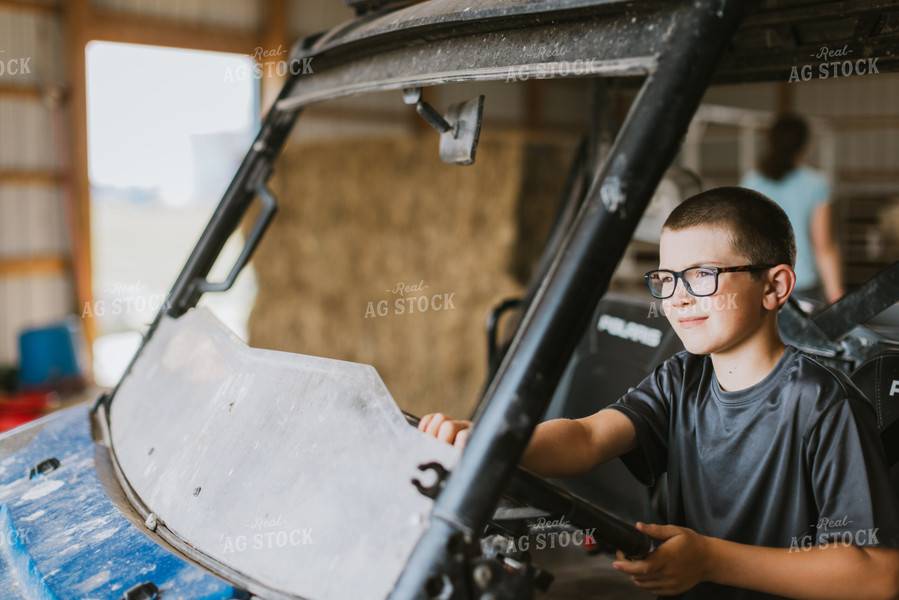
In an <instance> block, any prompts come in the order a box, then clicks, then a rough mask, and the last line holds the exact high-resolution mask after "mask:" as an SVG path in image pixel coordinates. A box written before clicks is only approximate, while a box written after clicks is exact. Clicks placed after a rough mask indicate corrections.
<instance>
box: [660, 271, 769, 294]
mask: <svg viewBox="0 0 899 600" xmlns="http://www.w3.org/2000/svg"><path fill="white" fill-rule="evenodd" d="M776 266H777V265H767V264H766V265H741V266H739V267H704V266H702V265H697V266H695V267H687V268H686V269H684V270H682V271H672V270H671V269H653V270H652V271H647V272H646V273H644V274H643V278H644V279H646V285H647V286H649V293H650V294H652V297H653V298H657V299H659V300H666V299H668V298H670V297H671V296H673V295H674V292H675V291H676V290H677V280H678V279H680V280H681V281H683V282H684V287H685V288H686V290H687V292H688V293H689V294H690V295H691V296H695V297H697V298H706V297H708V296H713V295H715V293H716V292H717V291H718V276H719V275H721V274H722V273H753V272H755V271H763V270H765V269H770V268H772V267H776ZM693 269H707V270H714V271H715V289H714V290H712V291H711V292H709V293H708V294H697V293H695V292H694V291H693V288H691V287H690V284H689V283H687V279H686V277H684V274H685V273H686V272H687V271H692V270H693ZM654 273H671V275H673V276H674V287H673V288H671V293H670V294H668V295H667V296H656V295H655V293H654V292H653V291H652V284H651V283H650V281H649V277H650V276H651V275H653V274H654Z"/></svg>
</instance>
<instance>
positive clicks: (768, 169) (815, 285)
mask: <svg viewBox="0 0 899 600" xmlns="http://www.w3.org/2000/svg"><path fill="white" fill-rule="evenodd" d="M808 138H809V128H808V125H807V124H806V122H805V120H804V119H802V118H801V117H799V116H797V115H793V114H785V115H781V116H780V117H778V118H777V120H776V121H775V122H774V124H773V125H772V126H771V128H770V129H769V130H768V148H767V152H766V153H765V155H764V157H763V158H762V160H761V161H760V163H759V167H758V170H757V171H751V172H749V173H747V174H746V175H745V176H744V177H743V180H742V181H741V182H740V185H741V186H742V187H747V188H750V189H753V190H756V191H758V192H761V193H763V194H765V195H766V196H768V197H769V198H771V199H773V200H774V201H775V202H777V203H778V204H779V205H780V206H781V207H782V208H783V209H784V211H785V212H786V213H787V216H788V217H789V218H790V222H791V223H792V224H793V229H794V231H795V232H796V246H797V256H796V292H795V294H796V296H798V297H800V298H806V299H813V300H827V301H828V302H834V301H836V300H838V299H839V298H840V297H841V296H842V295H843V284H842V273H841V268H840V259H839V255H838V253H837V244H836V241H835V240H834V237H833V234H832V227H831V219H832V211H831V205H830V202H829V196H830V186H829V185H828V183H827V180H826V179H825V178H824V177H823V176H822V175H821V174H819V173H818V172H816V171H815V170H813V169H811V168H809V167H807V166H804V165H802V164H801V163H802V160H803V158H804V157H805V154H806V151H807V150H808Z"/></svg>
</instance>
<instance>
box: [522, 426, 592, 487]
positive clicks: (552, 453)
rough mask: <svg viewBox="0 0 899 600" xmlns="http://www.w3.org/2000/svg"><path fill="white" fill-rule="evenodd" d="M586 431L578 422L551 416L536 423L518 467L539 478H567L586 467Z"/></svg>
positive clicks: (587, 467) (587, 440)
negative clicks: (551, 418)
mask: <svg viewBox="0 0 899 600" xmlns="http://www.w3.org/2000/svg"><path fill="white" fill-rule="evenodd" d="M588 444H589V438H588V435H587V431H586V429H585V428H584V426H583V425H581V424H580V423H579V422H578V421H574V420H571V419H553V420H550V421H545V422H543V423H540V424H539V425H537V428H536V429H535V430H534V435H532V436H531V441H530V442H529V443H528V446H527V448H525V451H524V454H523V455H522V457H521V463H520V464H521V466H522V467H524V468H525V469H527V470H528V471H530V472H532V473H534V474H535V475H539V476H540V477H571V476H574V475H578V474H580V473H583V472H584V471H585V470H587V469H589V468H590V467H589V466H587V465H586V461H585V460H584V457H585V456H586V454H587V453H588V452H589V448H588Z"/></svg>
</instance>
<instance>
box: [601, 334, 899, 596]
mask: <svg viewBox="0 0 899 600" xmlns="http://www.w3.org/2000/svg"><path fill="white" fill-rule="evenodd" d="M609 408H611V409H615V410H619V411H621V412H622V413H624V414H625V415H627V416H628V417H629V418H630V420H631V421H632V422H633V424H634V427H635V428H636V430H637V438H638V441H639V446H638V448H637V449H636V450H634V451H632V452H630V453H629V454H627V455H625V456H622V457H621V458H622V460H623V461H624V463H625V464H626V465H627V467H628V468H629V469H630V470H631V472H632V473H633V474H634V475H635V476H637V478H638V479H640V480H641V481H642V482H643V483H646V484H647V485H649V484H651V483H652V482H653V481H655V479H656V478H658V477H659V476H660V475H661V474H662V473H665V472H666V471H667V473H668V490H669V497H668V515H669V522H670V523H671V524H673V525H681V526H683V527H689V528H690V529H693V530H695V531H697V532H698V533H701V534H703V535H707V536H712V537H717V538H722V539H726V540H730V541H734V542H739V543H743V544H751V545H754V546H766V547H780V548H789V549H791V550H792V551H793V552H802V551H805V550H806V549H810V547H811V546H813V545H817V544H823V543H825V542H827V541H828V540H834V539H835V540H837V541H842V542H846V541H851V543H853V544H855V545H859V546H876V545H885V546H890V547H899V516H897V515H899V500H897V495H896V491H895V490H894V488H893V485H892V481H891V479H890V475H889V470H888V468H887V463H886V458H885V455H884V450H883V446H882V444H881V441H880V436H879V434H878V431H877V427H876V425H875V419H874V411H873V408H872V407H871V405H870V404H869V403H868V401H867V400H866V399H865V398H864V396H863V395H862V394H861V392H859V391H858V389H857V388H856V387H855V386H854V385H853V384H852V382H851V381H850V380H849V378H848V377H846V376H845V375H843V374H842V373H839V372H835V371H832V370H830V369H828V368H827V367H825V366H823V365H821V364H820V363H818V362H816V361H815V360H814V359H813V358H811V357H809V356H806V355H804V354H802V353H800V352H799V351H798V350H796V348H793V347H792V346H788V347H787V349H786V351H785V352H784V354H783V356H782V357H781V359H780V361H779V362H778V364H777V366H776V367H775V368H774V369H773V370H772V371H771V373H769V374H768V376H767V377H765V379H763V380H762V381H760V382H759V383H757V384H756V385H754V386H752V387H750V388H747V389H744V390H739V391H736V392H726V391H724V390H723V389H721V386H720V385H719V384H718V380H717V378H716V377H715V373H714V370H713V368H712V361H711V359H710V358H709V357H708V356H697V355H692V354H689V353H687V352H681V353H679V354H677V355H675V356H674V357H672V358H671V359H669V360H668V361H666V362H664V363H663V364H661V365H660V366H659V367H657V368H656V369H655V370H654V371H653V373H652V374H650V375H649V377H647V378H646V379H644V380H643V381H642V382H641V383H640V384H639V385H638V386H637V387H636V388H631V389H630V390H629V391H628V393H627V394H626V395H625V396H624V397H622V398H621V399H620V400H619V401H618V402H617V403H616V404H613V405H611V406H610V407H609ZM746 568H747V569H752V568H753V567H752V565H746ZM683 597H684V598H771V597H772V596H767V595H763V594H759V593H756V592H749V591H746V590H736V589H734V588H727V587H722V586H718V585H714V584H709V583H704V584H700V585H699V586H697V587H695V588H693V590H690V592H688V593H686V594H684V596H683Z"/></svg>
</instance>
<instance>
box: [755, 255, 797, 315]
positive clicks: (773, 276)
mask: <svg viewBox="0 0 899 600" xmlns="http://www.w3.org/2000/svg"><path fill="white" fill-rule="evenodd" d="M795 286H796V272H795V271H793V269H792V268H791V267H790V266H789V265H777V266H776V267H773V268H772V269H771V270H770V271H769V272H768V285H767V286H766V287H765V295H764V297H763V298H762V306H764V307H765V308H766V309H767V310H777V309H779V308H780V307H781V306H783V305H784V304H786V302H787V298H789V297H790V294H791V293H792V292H793V288H794V287H795Z"/></svg>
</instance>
